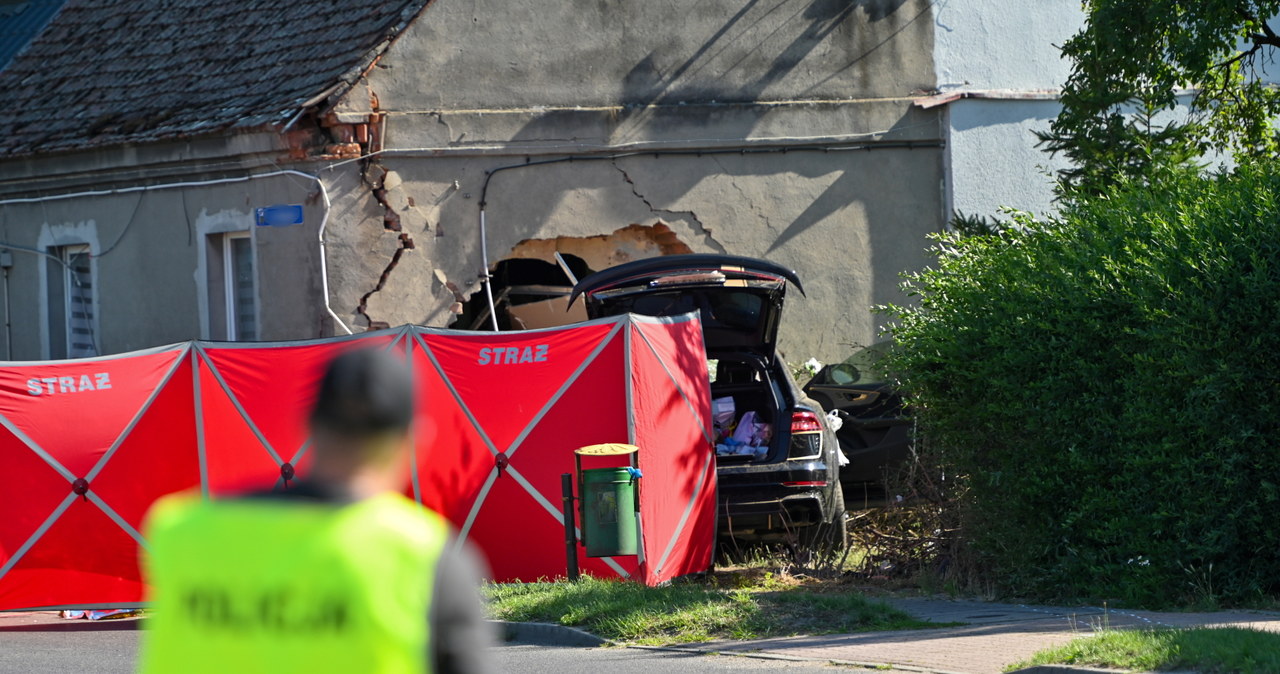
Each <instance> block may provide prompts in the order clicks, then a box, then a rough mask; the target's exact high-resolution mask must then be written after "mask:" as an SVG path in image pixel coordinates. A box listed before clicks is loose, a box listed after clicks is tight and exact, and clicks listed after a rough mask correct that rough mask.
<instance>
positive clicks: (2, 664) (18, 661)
mask: <svg viewBox="0 0 1280 674" xmlns="http://www.w3.org/2000/svg"><path fill="white" fill-rule="evenodd" d="M137 628H138V621H136V620H118V621H103V622H95V623H90V622H88V621H85V620H76V621H65V622H48V621H43V622H40V623H34V624H13V623H10V624H4V625H0V674H41V673H43V672H58V673H59V674H60V673H62V672H74V673H75V674H129V673H131V672H133V668H134V664H135V663H134V660H135V657H136V654H137V651H138V635H139V634H140V632H139V631H138V629H137ZM494 660H495V662H496V664H497V665H498V668H499V670H500V671H503V672H555V673H556V674H601V672H608V673H609V674H665V673H667V672H670V673H671V674H689V673H690V672H742V671H755V670H771V671H772V670H785V671H786V672H787V673H788V674H816V673H819V672H822V673H826V674H831V673H832V672H837V671H841V668H838V667H832V666H827V665H824V664H821V663H814V662H794V661H787V660H775V659H759V658H749V657H742V656H732V655H701V654H693V653H685V652H674V651H663V650H650V649H639V648H582V647H568V646H547V645H538V644H522V643H508V644H503V645H500V646H496V647H495V648H494ZM844 671H850V670H844ZM864 671H865V670H864Z"/></svg>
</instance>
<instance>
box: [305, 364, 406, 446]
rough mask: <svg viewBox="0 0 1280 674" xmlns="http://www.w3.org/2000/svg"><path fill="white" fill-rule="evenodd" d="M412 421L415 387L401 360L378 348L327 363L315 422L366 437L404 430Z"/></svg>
mask: <svg viewBox="0 0 1280 674" xmlns="http://www.w3.org/2000/svg"><path fill="white" fill-rule="evenodd" d="M412 419H413V382H412V381H410V379H409V371H408V368H407V367H406V366H405V363H404V361H403V359H399V358H396V357H395V356H393V355H391V354H390V353H387V352H386V351H384V350H382V349H377V348H359V349H355V350H352V351H347V352H346V353H343V354H341V355H339V356H338V357H336V358H334V359H333V360H332V361H330V362H329V366H328V369H326V370H325V373H324V377H322V378H321V379H320V393H319V395H318V396H317V398H316V405H315V408H313V409H312V411H311V423H312V424H313V425H315V426H318V427H321V428H324V429H327V430H330V431H333V432H335V433H340V434H342V435H348V436H354V437H363V436H369V435H375V434H379V433H385V432H388V431H398V430H405V429H407V428H408V427H409V422H410V421H411V420H412Z"/></svg>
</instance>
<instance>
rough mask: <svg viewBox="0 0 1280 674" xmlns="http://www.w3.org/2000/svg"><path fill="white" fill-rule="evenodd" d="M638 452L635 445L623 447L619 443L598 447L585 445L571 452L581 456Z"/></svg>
mask: <svg viewBox="0 0 1280 674" xmlns="http://www.w3.org/2000/svg"><path fill="white" fill-rule="evenodd" d="M638 451H640V448H639V447H636V446H635V445H624V444H622V443H621V442H606V443H604V444H600V445H587V446H586V447H581V448H579V449H575V450H574V451H573V453H574V454H581V455H582V456H619V455H621V454H631V453H632V452H638Z"/></svg>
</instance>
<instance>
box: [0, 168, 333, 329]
mask: <svg viewBox="0 0 1280 674" xmlns="http://www.w3.org/2000/svg"><path fill="white" fill-rule="evenodd" d="M282 175H292V176H298V177H300V178H306V179H307V180H311V181H314V182H315V184H316V186H317V187H318V188H319V189H320V196H321V197H322V198H323V199H324V215H322V216H321V218H320V230H319V234H318V240H319V244H320V292H321V294H322V295H323V296H324V310H325V312H327V313H328V314H329V316H330V317H331V318H333V320H334V322H335V323H337V325H338V327H340V328H342V330H343V331H344V332H346V333H347V334H348V335H350V334H353V333H352V332H351V328H349V327H347V324H346V323H344V322H343V321H342V319H341V318H339V317H338V314H336V313H334V311H333V307H332V306H330V305H329V272H328V266H327V264H326V262H325V243H324V230H325V227H327V226H328V224H329V210H330V208H331V206H332V204H331V203H330V202H329V192H328V190H326V189H325V187H324V182H323V181H321V180H320V177H319V176H315V175H312V174H310V173H303V172H302V171H295V170H293V169H280V170H279V171H270V172H267V173H254V174H252V175H247V176H239V177H236V178H215V179H213V180H191V181H185V182H177V183H162V184H159V185H137V186H134V187H119V188H114V189H109V190H88V191H85V192H72V193H68V194H54V195H50V196H45V197H21V198H17V199H0V206H6V205H8V204H36V203H43V202H46V201H61V200H63V199H75V198H78V197H96V196H104V195H109V194H126V193H129V192H149V191H152V190H167V189H173V188H176V187H203V186H206V185H224V184H227V183H241V182H248V181H250V180H257V179H260V178H274V177H276V176H282ZM0 248H13V249H15V250H21V248H20V247H16V246H9V245H7V244H0ZM35 252H39V251H35ZM7 276H8V274H7V270H6V278H7ZM6 288H7V286H6ZM5 320H6V322H7V320H8V313H7V312H6V314H5Z"/></svg>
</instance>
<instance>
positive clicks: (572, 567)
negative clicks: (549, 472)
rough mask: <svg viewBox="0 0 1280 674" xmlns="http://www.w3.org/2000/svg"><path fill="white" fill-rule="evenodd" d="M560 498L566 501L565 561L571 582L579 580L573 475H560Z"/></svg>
mask: <svg viewBox="0 0 1280 674" xmlns="http://www.w3.org/2000/svg"><path fill="white" fill-rule="evenodd" d="M560 496H561V497H562V498H563V500H564V561H565V567H566V570H567V571H568V575H569V580H573V581H576V580H578V534H577V532H576V531H575V529H576V525H575V523H574V516H573V474H572V473H561V474H560Z"/></svg>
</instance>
